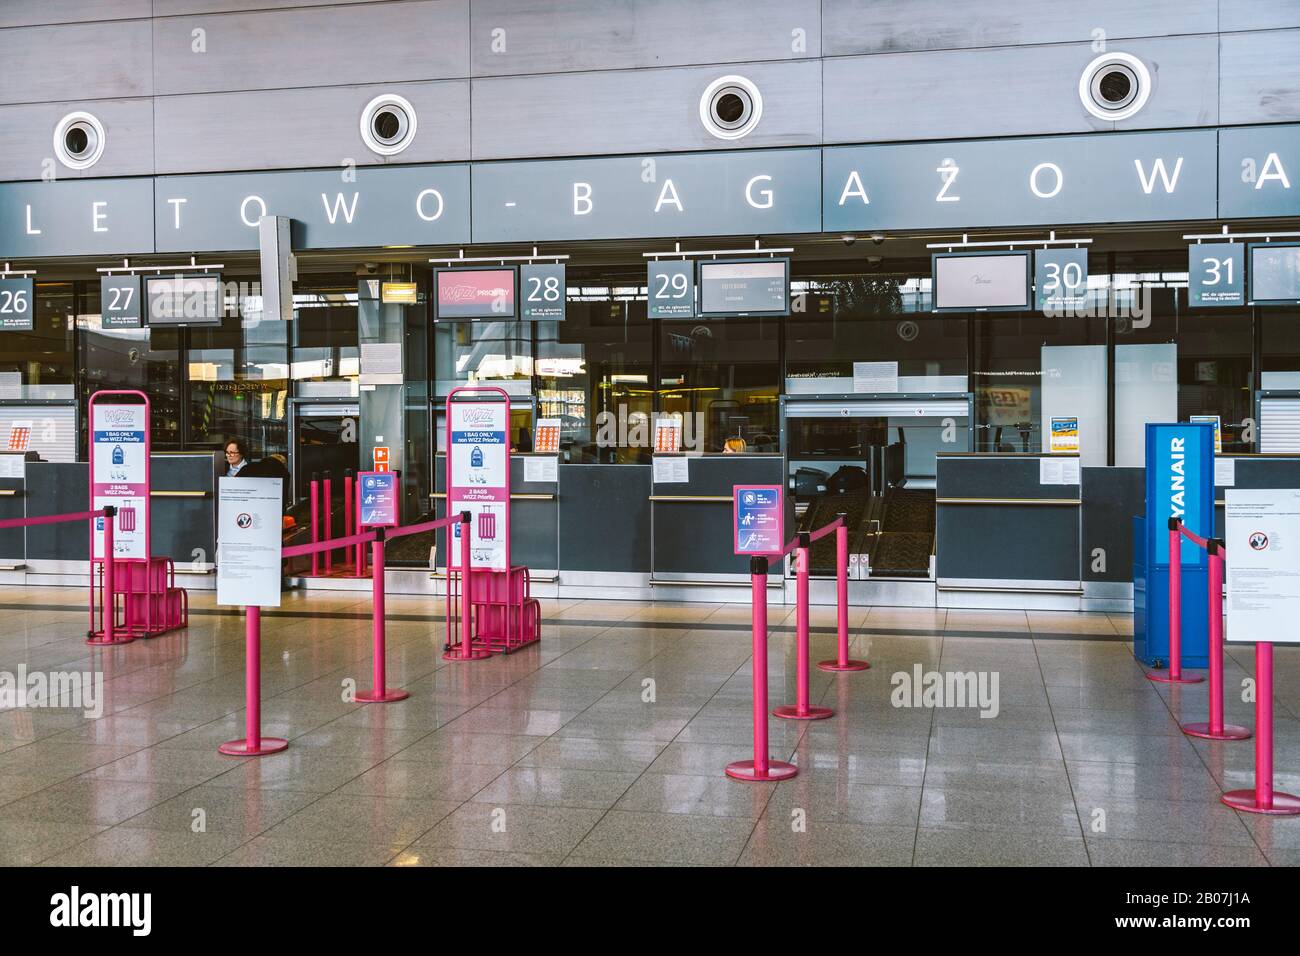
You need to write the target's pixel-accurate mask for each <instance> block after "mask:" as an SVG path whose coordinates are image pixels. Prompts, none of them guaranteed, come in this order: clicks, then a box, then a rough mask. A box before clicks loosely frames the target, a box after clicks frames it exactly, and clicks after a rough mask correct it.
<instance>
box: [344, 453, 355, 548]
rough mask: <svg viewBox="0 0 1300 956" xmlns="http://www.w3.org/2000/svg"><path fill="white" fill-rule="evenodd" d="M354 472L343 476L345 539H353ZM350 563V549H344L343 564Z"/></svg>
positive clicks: (349, 471)
mask: <svg viewBox="0 0 1300 956" xmlns="http://www.w3.org/2000/svg"><path fill="white" fill-rule="evenodd" d="M352 527H353V525H352V470H351V469H349V470H348V472H347V474H345V475H344V476H343V537H345V538H350V537H352ZM347 563H348V549H347V548H346V547H345V548H344V549H343V564H344V565H346V564H347Z"/></svg>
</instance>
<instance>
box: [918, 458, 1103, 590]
mask: <svg viewBox="0 0 1300 956" xmlns="http://www.w3.org/2000/svg"><path fill="white" fill-rule="evenodd" d="M1081 481H1082V476H1081V475H1080V473H1079V459H1078V456H1075V455H1008V454H996V453H995V454H979V453H953V454H941V455H940V456H939V458H938V463H937V475H936V506H937V513H936V516H935V560H936V578H937V582H936V583H937V585H938V603H939V605H940V606H965V605H979V604H985V605H988V606H1004V605H1005V598H997V597H996V596H995V595H997V594H998V593H999V592H1019V593H1021V594H1025V595H1028V596H1029V597H1030V598H1032V597H1034V596H1042V597H1044V598H1047V599H1048V600H1046V601H1045V602H1043V606H1052V604H1053V603H1055V602H1053V601H1052V600H1051V598H1052V597H1060V596H1064V597H1067V598H1072V599H1073V600H1074V601H1075V602H1077V601H1078V600H1079V599H1080V598H1082V595H1083V586H1082V573H1081V572H1082V569H1081V550H1080V536H1081V512H1082V503H1083V502H1082V497H1081Z"/></svg>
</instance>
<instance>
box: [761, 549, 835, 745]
mask: <svg viewBox="0 0 1300 956" xmlns="http://www.w3.org/2000/svg"><path fill="white" fill-rule="evenodd" d="M811 547H812V542H811V540H810V538H809V535H808V532H807V531H800V532H799V544H798V546H797V547H796V548H795V552H794V555H795V565H794V567H795V577H794V580H795V603H796V607H795V645H796V646H795V683H796V685H797V686H796V688H795V703H794V704H793V705H791V704H782V705H781V706H780V707H778V708H776V709H775V710H773V711H772V714H773V716H776V717H780V718H781V719H783V720H825V719H826V718H827V717H832V716H834V714H835V711H833V710H831V709H830V708H829V707H813V706H812V705H811V704H810V703H809V700H808V564H809V551H810V549H811Z"/></svg>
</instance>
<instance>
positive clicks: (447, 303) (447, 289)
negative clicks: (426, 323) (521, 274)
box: [433, 266, 516, 321]
mask: <svg viewBox="0 0 1300 956" xmlns="http://www.w3.org/2000/svg"><path fill="white" fill-rule="evenodd" d="M515 272H516V270H515V269H514V268H513V267H509V266H493V267H492V268H487V269H484V268H475V269H467V268H463V267H462V268H453V269H435V270H434V273H433V284H434V307H435V311H434V317H435V318H437V319H442V320H444V321H446V320H457V319H513V318H515V317H516V307H515Z"/></svg>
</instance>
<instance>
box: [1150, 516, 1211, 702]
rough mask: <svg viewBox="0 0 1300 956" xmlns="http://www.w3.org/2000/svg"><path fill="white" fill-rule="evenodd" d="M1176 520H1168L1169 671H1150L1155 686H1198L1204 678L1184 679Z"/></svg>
mask: <svg viewBox="0 0 1300 956" xmlns="http://www.w3.org/2000/svg"><path fill="white" fill-rule="evenodd" d="M1181 525H1182V522H1181V521H1180V520H1179V519H1178V518H1170V519H1169V670H1168V671H1166V672H1161V671H1151V672H1148V673H1147V680H1150V681H1155V682H1156V683H1157V684H1199V683H1200V682H1201V681H1203V680H1205V678H1204V677H1200V676H1198V675H1193V676H1190V677H1187V676H1184V675H1183V533H1182V530H1181Z"/></svg>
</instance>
